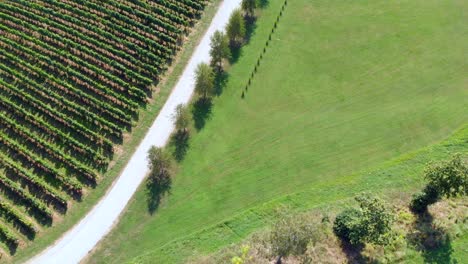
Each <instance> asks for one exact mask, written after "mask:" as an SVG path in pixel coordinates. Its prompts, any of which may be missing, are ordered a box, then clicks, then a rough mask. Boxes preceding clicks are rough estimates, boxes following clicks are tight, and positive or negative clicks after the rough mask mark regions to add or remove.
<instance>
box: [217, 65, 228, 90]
mask: <svg viewBox="0 0 468 264" xmlns="http://www.w3.org/2000/svg"><path fill="white" fill-rule="evenodd" d="M228 78H229V74H228V73H227V72H225V71H219V72H217V73H216V76H215V94H216V95H217V96H220V95H221V94H222V93H223V91H224V88H225V87H226V84H227V81H228Z"/></svg>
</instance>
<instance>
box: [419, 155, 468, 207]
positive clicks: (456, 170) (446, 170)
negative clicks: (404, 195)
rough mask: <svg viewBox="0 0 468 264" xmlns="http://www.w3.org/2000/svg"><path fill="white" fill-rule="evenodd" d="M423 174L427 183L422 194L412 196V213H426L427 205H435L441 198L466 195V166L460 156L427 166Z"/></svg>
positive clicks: (467, 176)
mask: <svg viewBox="0 0 468 264" xmlns="http://www.w3.org/2000/svg"><path fill="white" fill-rule="evenodd" d="M424 174H425V175H424V178H425V179H426V180H427V181H428V183H427V185H426V186H425V187H424V189H423V191H422V192H420V193H417V194H416V195H414V196H413V199H412V201H411V203H410V208H411V210H412V211H413V212H416V213H423V212H425V211H427V207H428V206H429V205H431V204H433V203H436V202H437V201H439V200H440V199H441V198H442V197H453V196H458V195H467V193H468V166H467V165H466V164H465V163H464V162H463V161H462V159H461V156H460V155H455V156H454V157H453V158H452V159H451V160H449V161H446V162H443V163H440V164H434V165H430V166H428V167H427V168H426V171H425V173H424Z"/></svg>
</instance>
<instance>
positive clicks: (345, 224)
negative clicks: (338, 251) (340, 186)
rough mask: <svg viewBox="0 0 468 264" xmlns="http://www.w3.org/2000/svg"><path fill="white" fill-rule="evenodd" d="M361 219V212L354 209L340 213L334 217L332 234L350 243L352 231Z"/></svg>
mask: <svg viewBox="0 0 468 264" xmlns="http://www.w3.org/2000/svg"><path fill="white" fill-rule="evenodd" d="M361 217H362V213H361V211H359V210H358V209H355V208H351V209H346V210H344V211H342V212H341V213H339V214H338V215H337V216H336V219H335V222H334V224H333V232H334V233H335V235H336V236H337V237H339V238H341V239H343V240H346V241H350V240H351V237H352V236H353V235H352V233H353V230H355V229H357V226H358V225H359V219H360V218H361Z"/></svg>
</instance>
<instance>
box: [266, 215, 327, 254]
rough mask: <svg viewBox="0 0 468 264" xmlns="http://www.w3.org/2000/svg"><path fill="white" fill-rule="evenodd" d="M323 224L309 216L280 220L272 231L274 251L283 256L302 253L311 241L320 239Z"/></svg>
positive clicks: (271, 238)
mask: <svg viewBox="0 0 468 264" xmlns="http://www.w3.org/2000/svg"><path fill="white" fill-rule="evenodd" d="M320 227H321V225H320V224H319V223H317V222H316V221H314V219H313V218H311V217H307V216H295V217H286V218H283V219H281V220H280V221H278V222H277V223H276V224H275V225H274V227H273V230H272V231H271V234H270V244H271V249H272V252H273V254H274V255H275V256H277V257H278V261H277V263H281V258H283V257H287V256H289V255H302V254H304V253H305V252H306V250H307V245H308V244H309V242H311V241H313V242H315V241H317V240H319V238H320V236H321V235H322V233H321V232H320V229H321V228H320Z"/></svg>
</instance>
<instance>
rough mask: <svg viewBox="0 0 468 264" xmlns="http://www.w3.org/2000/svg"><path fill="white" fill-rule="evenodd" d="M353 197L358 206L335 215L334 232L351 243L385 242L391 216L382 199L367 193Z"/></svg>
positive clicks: (390, 223)
mask: <svg viewBox="0 0 468 264" xmlns="http://www.w3.org/2000/svg"><path fill="white" fill-rule="evenodd" d="M355 199H356V201H357V202H358V203H359V207H360V208H359V209H348V210H345V211H343V212H342V213H340V214H339V215H338V216H337V217H336V220H335V223H334V226H333V231H334V232H335V234H336V235H337V236H338V237H340V238H341V239H344V240H346V241H348V242H350V243H351V244H353V245H358V244H364V243H372V244H377V245H385V244H387V243H388V242H389V240H388V238H389V231H390V227H391V225H392V222H393V216H392V214H391V212H390V210H389V209H387V206H386V205H385V203H384V202H383V200H381V199H380V198H377V197H371V196H369V195H367V194H363V195H360V196H358V197H356V198H355Z"/></svg>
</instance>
